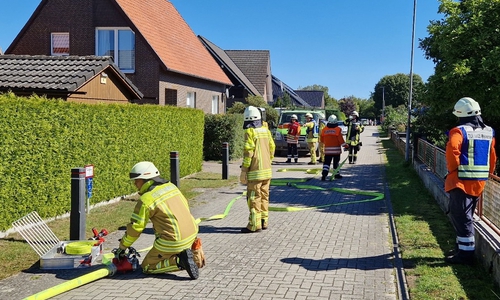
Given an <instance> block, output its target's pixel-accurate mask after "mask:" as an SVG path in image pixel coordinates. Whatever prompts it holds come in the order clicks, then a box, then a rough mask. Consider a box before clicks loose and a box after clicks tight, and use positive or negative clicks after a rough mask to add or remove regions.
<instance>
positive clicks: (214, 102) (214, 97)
mask: <svg viewBox="0 0 500 300" xmlns="http://www.w3.org/2000/svg"><path fill="white" fill-rule="evenodd" d="M218 113H219V95H212V114H218Z"/></svg>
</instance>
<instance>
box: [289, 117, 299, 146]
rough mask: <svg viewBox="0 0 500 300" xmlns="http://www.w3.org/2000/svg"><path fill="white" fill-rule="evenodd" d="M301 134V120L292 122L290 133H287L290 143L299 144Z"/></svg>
mask: <svg viewBox="0 0 500 300" xmlns="http://www.w3.org/2000/svg"><path fill="white" fill-rule="evenodd" d="M299 136H300V124H299V122H291V123H290V125H288V134H287V135H286V142H287V143H288V144H298V143H299Z"/></svg>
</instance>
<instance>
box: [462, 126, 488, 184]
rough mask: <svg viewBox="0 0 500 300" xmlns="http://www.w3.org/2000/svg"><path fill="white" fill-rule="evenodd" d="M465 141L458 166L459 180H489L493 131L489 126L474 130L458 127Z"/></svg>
mask: <svg viewBox="0 0 500 300" xmlns="http://www.w3.org/2000/svg"><path fill="white" fill-rule="evenodd" d="M458 128H459V129H460V130H461V131H462V136H463V141H462V147H461V151H460V164H459V165H458V178H460V179H464V180H468V179H472V180H487V179H488V176H489V171H490V165H489V162H490V147H491V142H492V140H493V129H492V128H491V127H489V126H486V127H485V128H483V129H481V128H477V129H476V130H474V129H473V128H472V127H471V126H466V125H463V126H458Z"/></svg>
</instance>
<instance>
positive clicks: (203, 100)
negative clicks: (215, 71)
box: [159, 72, 226, 113]
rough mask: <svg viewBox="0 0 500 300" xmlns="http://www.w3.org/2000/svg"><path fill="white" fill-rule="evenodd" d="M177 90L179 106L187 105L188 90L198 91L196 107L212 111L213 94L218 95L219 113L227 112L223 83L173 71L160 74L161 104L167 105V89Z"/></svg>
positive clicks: (206, 111) (207, 111) (208, 111)
mask: <svg viewBox="0 0 500 300" xmlns="http://www.w3.org/2000/svg"><path fill="white" fill-rule="evenodd" d="M166 89H169V90H175V91H177V104H176V105H177V106H179V107H186V106H187V104H186V98H187V93H188V92H195V93H196V106H195V108H197V109H201V110H203V111H204V112H205V113H212V96H218V97H219V101H218V110H219V112H218V113H225V102H226V99H225V98H226V97H225V89H224V86H223V85H221V84H217V83H213V82H209V81H206V80H202V79H196V78H193V77H189V76H182V75H178V74H176V73H172V72H162V73H161V74H160V82H159V90H160V93H159V94H160V98H159V104H160V105H165V104H166V103H165V90H166Z"/></svg>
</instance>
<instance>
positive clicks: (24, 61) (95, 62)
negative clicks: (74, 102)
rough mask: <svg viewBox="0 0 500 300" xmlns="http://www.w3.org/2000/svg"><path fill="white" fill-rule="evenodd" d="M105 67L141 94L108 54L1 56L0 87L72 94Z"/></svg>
mask: <svg viewBox="0 0 500 300" xmlns="http://www.w3.org/2000/svg"><path fill="white" fill-rule="evenodd" d="M106 68H111V69H112V70H113V71H114V72H115V73H116V74H117V75H118V76H119V77H120V78H121V79H122V80H123V81H125V82H126V83H127V85H128V86H129V88H130V89H131V91H132V92H133V93H135V94H136V95H137V98H142V97H143V94H142V93H141V92H140V91H139V90H138V89H137V87H136V86H135V85H134V84H133V83H132V82H131V81H130V80H129V79H128V78H127V77H126V76H125V74H123V72H121V71H120V70H119V68H118V67H117V66H116V65H115V64H114V63H113V61H112V59H111V58H110V57H108V56H43V55H36V56H30V55H0V90H3V91H7V90H12V91H22V90H33V91H47V92H49V91H50V92H54V93H58V92H60V93H71V92H75V91H76V90H78V88H80V87H81V86H82V85H83V84H84V83H86V82H87V81H89V80H90V79H92V78H93V77H94V76H96V75H97V74H99V73H100V72H101V71H102V70H104V69H106Z"/></svg>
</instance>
